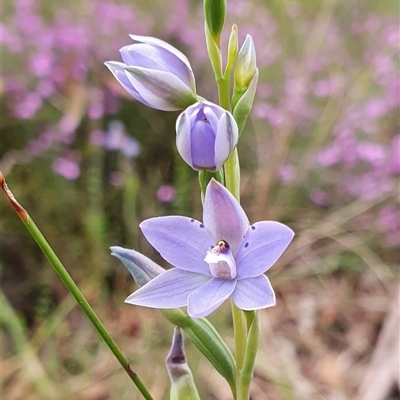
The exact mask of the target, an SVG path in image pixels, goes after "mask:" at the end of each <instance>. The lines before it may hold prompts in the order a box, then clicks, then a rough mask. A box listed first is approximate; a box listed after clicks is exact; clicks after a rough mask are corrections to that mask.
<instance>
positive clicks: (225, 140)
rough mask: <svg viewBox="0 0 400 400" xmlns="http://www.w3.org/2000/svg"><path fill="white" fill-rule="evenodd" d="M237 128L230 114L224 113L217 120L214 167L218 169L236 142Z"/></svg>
mask: <svg viewBox="0 0 400 400" xmlns="http://www.w3.org/2000/svg"><path fill="white" fill-rule="evenodd" d="M238 137H239V135H238V127H237V124H236V122H235V120H234V119H233V116H232V114H230V113H228V112H226V113H225V114H224V115H222V117H221V119H220V120H219V124H218V129H217V136H216V140H215V165H216V169H217V170H218V169H220V168H221V167H222V165H223V164H224V163H225V161H226V160H227V159H228V157H229V155H230V154H231V152H232V150H233V148H234V147H235V146H236V144H237V141H238Z"/></svg>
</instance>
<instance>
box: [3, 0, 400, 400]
mask: <svg viewBox="0 0 400 400" xmlns="http://www.w3.org/2000/svg"><path fill="white" fill-rule="evenodd" d="M2 6H3V21H2V23H1V29H2V34H1V40H2V75H1V81H0V83H1V104H0V107H1V121H0V124H1V148H0V169H1V170H2V171H3V173H4V174H5V175H6V177H7V181H8V183H9V186H10V187H11V189H12V190H13V192H14V194H15V195H16V197H17V199H19V200H20V202H21V203H22V205H23V206H24V207H25V208H26V209H27V211H28V212H29V213H30V215H31V217H32V218H33V219H34V220H35V221H36V223H37V224H38V226H39V227H40V228H41V230H42V232H43V233H44V235H45V236H46V237H47V238H48V240H49V242H50V244H51V245H52V246H53V248H54V250H55V251H56V253H57V254H58V256H59V257H60V259H61V260H62V261H63V262H64V264H65V265H66V266H67V268H68V270H69V271H70V273H71V274H72V276H73V277H74V279H76V281H77V282H78V283H79V285H80V286H81V287H82V290H83V291H84V293H85V295H86V296H87V297H88V299H89V301H90V302H91V304H92V305H93V307H94V308H95V310H96V311H97V312H98V313H99V314H100V316H101V318H102V320H103V321H104V323H105V325H106V326H107V328H109V329H110V331H111V332H112V333H113V335H114V337H115V339H116V341H117V342H118V344H119V345H120V346H121V348H122V349H123V350H124V351H125V352H126V353H127V354H128V356H129V358H130V359H131V360H132V362H133V364H134V367H135V369H136V370H137V372H138V373H139V376H141V378H142V379H143V380H144V381H145V382H146V383H147V384H148V385H149V388H150V391H151V392H152V394H153V395H154V397H155V398H166V395H164V391H166V390H167V388H168V379H167V373H166V371H165V368H164V359H165V356H166V353H167V348H168V346H169V343H170V338H171V334H172V326H170V325H168V324H167V323H166V322H165V321H164V320H163V319H162V317H161V316H160V315H159V314H158V313H157V311H154V310H146V309H141V308H138V307H132V306H128V305H125V304H124V303H123V300H124V298H125V297H126V296H127V295H128V294H130V293H131V292H132V291H133V289H134V285H133V282H132V280H131V278H130V277H129V275H128V273H127V272H126V271H125V270H124V268H123V267H122V266H121V265H120V264H119V263H118V262H117V260H114V259H112V258H111V257H110V256H109V250H108V248H109V246H110V245H122V246H125V247H132V248H135V249H137V250H139V251H142V252H144V253H145V254H147V255H149V256H152V257H154V259H155V260H156V261H158V262H160V263H162V260H161V258H160V257H159V256H158V255H157V254H155V251H154V250H153V249H151V247H150V246H149V245H148V244H147V243H146V241H145V240H144V239H143V237H142V235H141V233H140V232H139V229H138V223H139V222H140V221H142V220H143V219H145V218H148V217H151V216H154V215H167V214H182V215H188V216H189V215H190V216H197V217H198V218H200V216H201V204H200V196H199V189H198V185H197V175H196V173H195V172H194V171H191V170H189V168H187V166H186V165H185V164H184V163H183V161H181V159H180V158H179V155H177V152H176V149H175V133H174V124H175V120H176V117H177V113H166V112H160V111H156V110H152V109H149V108H146V107H145V106H143V105H141V104H139V103H136V102H135V101H134V100H133V99H131V98H129V96H128V95H127V93H125V92H124V90H123V89H122V88H121V87H120V86H119V85H118V83H117V82H116V81H115V80H114V78H113V77H112V76H111V74H110V73H109V72H108V70H107V69H106V68H105V67H104V66H103V62H104V61H106V60H119V54H118V49H119V48H120V47H121V46H123V45H125V44H129V43H130V39H129V37H128V34H129V33H135V34H139V35H151V36H156V37H159V38H162V39H164V40H166V41H168V42H170V43H172V44H174V45H175V46H176V47H178V48H179V49H180V50H182V51H183V52H184V53H185V54H186V55H187V56H188V58H189V60H190V61H191V64H192V66H193V68H194V70H195V75H196V80H197V89H198V93H199V94H200V95H202V96H204V97H206V98H208V99H209V100H211V101H214V102H215V101H217V98H216V89H215V84H214V83H213V80H212V79H210V77H211V76H212V75H211V68H210V65H209V64H208V61H207V53H206V48H205V43H204V34H203V16H202V4H201V2H200V1H195V0H173V1H168V2H164V1H161V0H158V1H153V2H151V3H149V2H148V1H141V0H133V1H131V2H128V1H115V2H111V1H107V0H80V1H76V2H72V3H68V4H67V3H65V4H63V3H56V2H50V1H45V0H43V1H41V2H38V1H33V0H15V1H10V0H4V1H3V4H2ZM398 12H399V10H398V4H397V2H395V1H391V0H385V1H380V2H374V1H354V0H353V1H350V2H346V1H344V0H336V1H333V0H324V1H295V0H286V1H278V0H271V1H269V2H264V1H261V0H258V1H252V2H247V1H244V0H235V1H228V14H229V15H228V24H227V26H228V27H229V26H230V25H231V24H232V23H233V22H235V23H236V24H237V25H238V26H239V34H240V38H241V41H243V39H244V36H245V34H247V33H249V34H251V35H252V37H253V39H254V42H255V45H256V50H257V59H258V66H259V68H260V74H261V75H260V83H259V88H258V95H257V99H256V102H255V106H254V110H253V114H252V118H251V119H250V121H249V122H248V124H247V128H246V130H245V133H244V134H243V136H242V137H241V140H240V143H239V154H240V158H241V163H242V199H243V205H244V208H245V210H246V211H247V212H248V214H249V215H250V219H251V221H257V220H262V219H272V220H280V221H282V222H284V223H286V224H288V225H289V226H290V227H292V228H293V229H294V230H295V232H296V240H295V242H294V243H293V244H292V245H291V247H290V248H289V251H288V252H287V254H286V255H285V257H283V258H282V260H281V261H280V262H279V264H277V265H276V266H274V268H273V269H272V271H271V273H270V274H269V276H270V278H271V280H272V283H273V284H274V287H275V288H276V289H277V296H278V305H277V307H275V308H274V309H270V310H264V311H263V312H262V314H261V317H262V323H263V338H262V345H261V351H260V354H259V357H258V362H257V367H256V377H255V381H254V385H253V397H254V399H266V398H268V399H270V400H280V399H296V400H297V399H300V400H301V399H322V398H323V399H354V398H356V397H357V396H359V397H360V398H361V399H364V400H368V399H374V400H379V399H383V400H385V399H389V398H390V399H398V398H399V393H398V389H396V384H395V379H394V378H393V377H395V376H398V369H397V375H396V364H397V368H398V362H397V363H396V359H394V360H393V354H395V353H393V351H388V352H386V353H385V351H384V350H381V349H382V346H383V347H384V346H385V344H386V345H387V346H389V349H393V346H390V345H388V343H389V344H390V343H392V342H390V340H393V334H392V336H391V335H390V333H389V334H388V333H385V332H387V331H389V332H395V333H396V329H395V328H394V329H388V328H385V326H388V324H389V325H390V324H393V318H395V317H393V316H395V315H396V314H397V315H398V310H397V311H396V304H398V302H396V300H395V299H396V285H397V284H396V281H397V280H398V250H399V228H400V222H399V214H398V175H399V172H400V162H399V146H400V136H399V111H398V109H399V102H400V101H399V90H400V79H399V26H398V17H399V15H398ZM228 31H229V29H227V32H225V33H226V36H227V34H228ZM226 40H227V37H225V43H226ZM0 211H1V230H0V246H1V247H0V265H1V274H2V294H1V295H2V299H1V304H2V313H1V322H2V324H1V328H2V361H1V362H2V380H3V389H2V390H3V394H4V395H5V397H6V398H7V399H10V400H12V399H21V398H24V399H54V398H65V399H67V398H71V397H73V398H76V399H85V400H86V399H96V400H97V399H118V400H120V399H132V398H138V396H137V394H136V391H135V388H134V387H132V385H131V383H130V382H129V380H127V379H126V377H125V375H124V373H123V372H122V371H121V370H120V369H119V368H118V367H117V365H116V363H115V361H114V359H113V356H112V354H109V351H108V349H106V348H105V346H104V345H103V344H102V343H99V341H98V340H97V337H96V334H95V333H94V332H93V329H92V327H91V326H90V325H89V323H88V322H87V321H86V320H85V318H84V317H83V315H82V314H81V312H80V310H79V309H77V308H76V306H75V304H74V302H73V300H72V299H71V297H70V296H69V295H68V294H67V292H66V290H65V289H64V287H63V286H62V285H61V283H60V282H59V280H58V277H57V276H55V275H54V273H53V271H52V269H51V268H50V267H49V265H48V263H47V261H46V260H45V259H44V257H43V255H42V254H41V253H40V251H39V250H38V248H37V246H36V245H35V243H34V242H33V241H32V239H31V238H30V237H29V235H28V233H27V232H25V230H24V227H23V226H22V224H21V223H20V221H19V220H18V218H17V217H16V216H15V215H14V213H13V212H12V210H11V208H10V207H9V205H8V204H7V203H6V201H5V199H4V198H3V197H1V200H0ZM226 310H227V309H226ZM227 315H228V313H226V314H224V308H222V309H221V310H219V311H218V312H216V313H215V315H213V316H211V320H212V321H213V322H214V323H215V324H216V326H217V327H218V329H219V330H220V331H221V332H222V335H223V336H224V337H226V338H228V341H229V338H230V337H231V330H230V329H231V326H230V324H231V321H230V320H229V318H228V316H227ZM393 326H396V323H395V322H394V325H393ZM397 328H398V323H397ZM385 329H386V330H385ZM397 333H398V329H397ZM385 335H386V336H385ZM395 342H396V337H395V338H394V342H393V343H395ZM382 343H383V345H382ZM187 345H188V346H187V347H188V354H189V362H190V365H191V367H192V369H193V371H194V373H195V375H196V377H197V381H198V385H199V388H200V391H201V393H202V395H203V398H205V399H213V398H216V399H225V398H229V397H226V396H228V395H229V389H228V388H225V386H224V385H225V384H224V383H223V381H222V380H221V378H220V377H218V376H217V375H216V376H214V375H213V374H214V372H211V373H210V366H209V365H208V364H207V362H206V361H204V360H203V359H201V357H200V355H199V354H198V353H197V352H196V350H195V349H193V348H192V347H191V345H190V344H189V343H188V344H187ZM397 345H398V344H397ZM371 371H374V372H371ZM377 371H379V373H378V372H377ZM377 381H379V382H380V383H379V385H378V386H377V385H376V382H377ZM397 387H398V381H397ZM377 389H379V390H377ZM374 390H377V391H376V392H374ZM374 393H375V395H374ZM368 396H373V397H368Z"/></svg>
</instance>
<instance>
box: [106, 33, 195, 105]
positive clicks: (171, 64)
mask: <svg viewBox="0 0 400 400" xmlns="http://www.w3.org/2000/svg"><path fill="white" fill-rule="evenodd" d="M130 37H131V38H132V39H133V40H135V41H136V42H138V43H134V44H131V45H128V46H124V47H122V48H121V49H120V53H121V57H122V60H123V62H117V61H108V62H106V63H105V65H106V66H107V67H108V68H109V70H110V71H111V72H112V73H113V75H114V76H115V78H116V79H117V80H118V82H119V83H120V84H121V85H122V86H123V87H124V89H125V90H126V91H127V92H128V93H129V94H131V95H132V96H133V97H134V98H135V99H136V100H138V101H140V102H141V103H143V104H145V105H147V106H149V107H152V108H156V109H158V110H164V111H177V110H183V109H185V108H186V107H188V106H190V105H191V104H193V103H195V102H196V101H198V99H197V95H196V85H195V79H194V74H193V71H192V67H191V66H190V63H189V60H188V59H187V58H186V56H185V55H184V54H182V53H181V52H180V51H179V50H177V49H176V48H175V47H173V46H171V45H170V44H168V43H166V42H164V41H162V40H160V39H156V38H153V37H150V36H137V35H130Z"/></svg>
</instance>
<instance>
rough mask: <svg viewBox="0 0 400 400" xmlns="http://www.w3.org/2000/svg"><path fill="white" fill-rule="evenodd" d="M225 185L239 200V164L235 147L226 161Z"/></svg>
mask: <svg viewBox="0 0 400 400" xmlns="http://www.w3.org/2000/svg"><path fill="white" fill-rule="evenodd" d="M224 168H225V186H226V187H227V188H228V190H229V191H230V192H231V193H232V194H233V195H234V196H235V198H236V199H237V200H238V201H239V202H240V166H239V156H238V152H237V148H236V147H235V148H234V149H233V151H232V153H231V155H230V156H229V158H228V160H227V161H226V163H225V165H224Z"/></svg>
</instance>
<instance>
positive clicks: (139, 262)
mask: <svg viewBox="0 0 400 400" xmlns="http://www.w3.org/2000/svg"><path fill="white" fill-rule="evenodd" d="M110 249H111V255H112V256H114V257H116V258H118V259H119V260H120V261H121V262H122V263H123V264H124V265H125V267H126V268H127V269H128V271H129V272H130V273H131V275H132V277H133V279H134V280H135V282H136V284H137V285H138V286H139V287H141V286H144V285H145V284H146V283H147V282H149V281H150V280H151V279H153V278H155V277H156V276H157V275H160V274H161V273H162V272H165V269H164V268H162V267H160V266H159V265H158V264H156V263H155V262H154V261H152V260H150V258H148V257H146V256H145V255H144V254H142V253H139V252H138V251H135V250H130V249H124V248H123V247H119V246H111V247H110Z"/></svg>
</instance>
